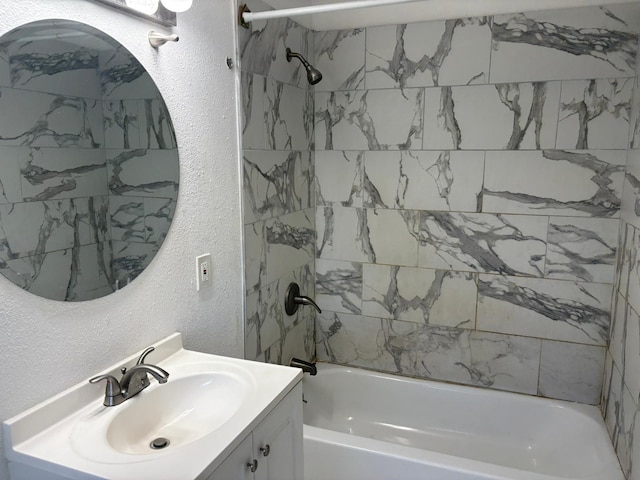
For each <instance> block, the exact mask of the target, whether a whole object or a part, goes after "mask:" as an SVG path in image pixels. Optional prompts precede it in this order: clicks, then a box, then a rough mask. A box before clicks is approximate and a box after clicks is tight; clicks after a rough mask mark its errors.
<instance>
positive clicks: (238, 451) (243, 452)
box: [207, 435, 262, 480]
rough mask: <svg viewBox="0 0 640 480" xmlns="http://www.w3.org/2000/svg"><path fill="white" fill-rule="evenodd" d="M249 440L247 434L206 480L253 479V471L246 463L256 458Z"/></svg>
mask: <svg viewBox="0 0 640 480" xmlns="http://www.w3.org/2000/svg"><path fill="white" fill-rule="evenodd" d="M251 440H252V439H251V435H248V436H247V438H245V439H244V440H243V441H242V443H241V444H240V445H238V446H237V447H236V448H235V450H234V451H233V452H231V454H230V455H229V456H228V457H227V458H225V460H224V462H222V463H221V464H220V466H219V467H218V468H216V470H215V472H213V474H212V475H211V476H210V477H209V478H207V480H253V473H252V472H251V469H250V468H249V466H248V465H247V464H249V463H252V462H253V460H254V459H255V458H256V457H255V455H253V443H252V441H251ZM258 462H260V459H258ZM260 466H262V465H258V467H260Z"/></svg>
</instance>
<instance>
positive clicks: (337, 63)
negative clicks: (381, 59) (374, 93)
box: [313, 28, 365, 92]
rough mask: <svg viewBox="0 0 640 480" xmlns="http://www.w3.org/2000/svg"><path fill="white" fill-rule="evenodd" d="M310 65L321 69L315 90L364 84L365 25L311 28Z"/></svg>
mask: <svg viewBox="0 0 640 480" xmlns="http://www.w3.org/2000/svg"><path fill="white" fill-rule="evenodd" d="M313 36H314V37H313V41H314V48H315V63H314V66H315V67H316V68H317V69H318V70H320V71H321V72H322V81H321V82H320V83H318V84H317V85H315V87H314V88H315V91H316V92H333V91H337V90H360V89H363V88H364V75H365V73H364V69H365V60H364V48H365V29H364V28H356V29H353V30H334V31H328V32H314V34H313Z"/></svg>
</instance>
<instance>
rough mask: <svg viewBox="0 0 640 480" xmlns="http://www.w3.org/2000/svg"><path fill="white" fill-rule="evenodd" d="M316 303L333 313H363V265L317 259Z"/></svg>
mask: <svg viewBox="0 0 640 480" xmlns="http://www.w3.org/2000/svg"><path fill="white" fill-rule="evenodd" d="M316 303H317V304H318V305H319V306H320V308H322V310H327V311H331V312H343V313H355V314H359V313H360V312H361V304H362V264H361V263H356V262H342V261H337V260H323V259H320V258H318V259H316Z"/></svg>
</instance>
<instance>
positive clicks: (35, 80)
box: [0, 20, 179, 301]
mask: <svg viewBox="0 0 640 480" xmlns="http://www.w3.org/2000/svg"><path fill="white" fill-rule="evenodd" d="M178 175H179V166H178V150H177V145H176V139H175V134H174V130H173V126H172V123H171V119H170V117H169V112H168V111H167V108H166V106H165V104H164V101H163V100H162V96H161V95H160V92H159V91H158V88H157V87H156V85H155V83H154V82H153V80H152V79H151V77H150V76H149V74H148V73H147V72H146V71H145V69H144V68H143V67H142V65H141V64H140V63H139V62H138V61H137V60H136V59H135V58H134V57H133V55H131V53H129V52H128V51H127V50H126V49H125V48H124V47H123V46H122V45H120V44H119V43H118V42H116V41H115V40H113V39H112V38H110V37H109V36H107V35H105V34H104V33H102V32H100V31H99V30H96V29H95V28H93V27H90V26H88V25H84V24H81V23H78V22H73V21H67V20H50V21H38V22H34V23H29V24H27V25H23V26H21V27H19V28H16V29H15V30H12V31H11V32H9V33H7V34H6V35H4V36H2V37H1V38H0V272H2V274H3V275H4V276H5V277H6V278H8V279H9V280H11V281H12V282H13V283H15V284H16V285H18V286H20V287H21V288H23V289H25V290H27V291H29V292H31V293H34V294H36V295H40V296H42V297H46V298H50V299H54V300H61V301H81V300H90V299H93V298H99V297H102V296H105V295H108V294H109V293H112V292H114V291H115V290H117V289H119V288H122V287H124V286H126V285H127V284H129V282H131V281H132V280H133V279H135V278H136V277H137V276H138V275H139V274H140V272H142V270H144V268H145V267H146V266H147V265H148V264H149V262H150V261H151V260H152V258H153V256H154V255H155V254H156V253H157V252H158V249H159V248H160V245H161V244H162V241H163V240H164V238H165V236H166V235H167V231H168V229H169V225H170V223H171V219H172V217H173V213H174V211H175V205H176V198H177V194H178Z"/></svg>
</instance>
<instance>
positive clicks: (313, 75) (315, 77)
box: [287, 48, 322, 85]
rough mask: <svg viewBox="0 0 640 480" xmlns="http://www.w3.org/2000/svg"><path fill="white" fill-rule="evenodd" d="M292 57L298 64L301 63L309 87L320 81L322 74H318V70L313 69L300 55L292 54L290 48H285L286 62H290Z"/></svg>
mask: <svg viewBox="0 0 640 480" xmlns="http://www.w3.org/2000/svg"><path fill="white" fill-rule="evenodd" d="M293 57H295V58H297V59H299V60H300V63H302V66H303V67H304V69H305V70H306V71H307V80H308V81H309V83H310V84H311V85H315V84H316V83H318V82H320V80H322V73H320V70H318V69H316V68H314V67H313V66H312V65H311V64H310V63H309V62H307V60H306V59H305V58H304V57H303V56H302V55H300V54H299V53H294V52H292V51H291V49H290V48H287V62H290V61H291V58H293Z"/></svg>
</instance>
